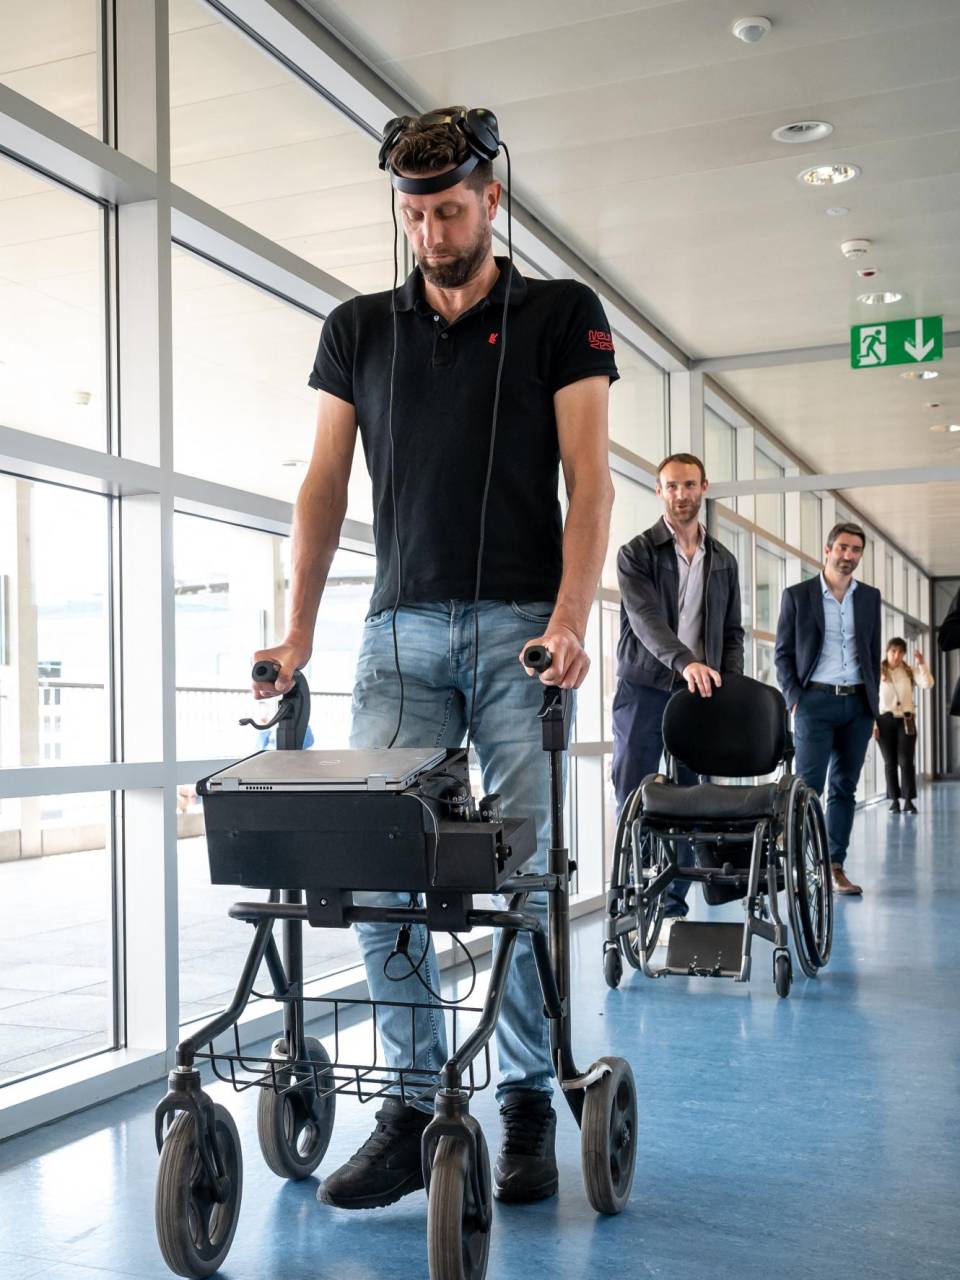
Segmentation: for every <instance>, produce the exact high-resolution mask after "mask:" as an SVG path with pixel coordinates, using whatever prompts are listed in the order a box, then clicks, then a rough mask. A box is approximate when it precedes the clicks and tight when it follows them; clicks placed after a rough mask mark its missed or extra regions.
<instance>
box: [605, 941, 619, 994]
mask: <svg viewBox="0 0 960 1280" xmlns="http://www.w3.org/2000/svg"><path fill="white" fill-rule="evenodd" d="M622 977H623V957H622V956H621V954H620V948H619V946H617V945H616V944H615V943H610V944H609V945H608V946H607V949H606V951H604V953H603V979H604V981H605V982H606V984H607V986H608V987H609V988H610V989H611V990H612V991H616V989H617V987H619V985H620V979H621V978H622Z"/></svg>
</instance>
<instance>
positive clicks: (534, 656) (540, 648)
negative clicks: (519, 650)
mask: <svg viewBox="0 0 960 1280" xmlns="http://www.w3.org/2000/svg"><path fill="white" fill-rule="evenodd" d="M523 665H524V666H525V667H530V668H532V670H534V671H536V672H537V673H538V674H539V673H540V672H543V671H548V670H549V669H550V667H551V666H552V665H553V655H552V654H551V652H550V650H549V649H548V648H547V647H546V646H545V645H542V644H531V645H528V646H527V648H526V649H525V650H524V654H523Z"/></svg>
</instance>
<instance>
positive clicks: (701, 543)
mask: <svg viewBox="0 0 960 1280" xmlns="http://www.w3.org/2000/svg"><path fill="white" fill-rule="evenodd" d="M706 492H707V478H706V473H705V471H704V466H703V463H702V462H701V461H700V459H699V458H697V457H695V456H694V455H693V454H690V453H675V454H671V455H670V457H669V458H665V459H664V460H663V462H662V463H661V464H660V467H659V469H658V471H657V497H658V498H660V500H661V501H662V503H663V506H664V515H663V516H662V517H661V519H659V520H658V521H657V523H656V524H655V525H653V527H652V528H650V529H647V530H646V532H645V533H641V534H638V535H637V537H635V538H633V539H632V540H631V541H630V542H628V543H627V544H626V545H625V546H623V547H621V548H620V551H619V554H618V556H617V577H618V578H619V580H620V602H621V603H620V640H619V643H618V645H617V689H616V693H615V694H614V699H613V785H614V790H615V792H616V797H617V809H618V810H620V809H622V808H623V805H624V803H625V801H626V799H627V797H628V796H629V795H630V793H631V792H632V791H633V790H635V789H636V788H637V787H638V786H639V785H640V783H641V782H642V781H643V779H644V778H645V777H646V776H647V775H648V774H650V773H656V771H657V769H658V768H659V766H660V757H661V755H662V754H663V712H664V708H665V707H666V705H667V702H668V700H669V698H670V696H671V694H672V693H673V692H674V690H675V689H679V688H680V687H682V685H683V684H684V683H686V685H687V687H688V688H689V689H690V691H691V693H699V694H700V695H701V696H702V697H704V698H709V697H710V695H711V694H712V692H713V689H714V686H715V685H716V686H719V684H720V683H721V679H722V673H723V672H727V671H735V672H742V671H743V626H742V625H741V621H740V579H739V573H738V570H737V562H736V560H735V559H734V558H733V556H732V555H731V554H730V552H729V551H728V550H727V549H726V547H724V546H723V545H722V543H720V542H718V541H717V540H716V538H712V537H711V536H710V535H709V534H708V533H707V531H706V529H704V527H703V525H702V524H701V523H700V507H701V505H702V503H703V499H704V497H705V496H706ZM696 780H697V779H696V777H695V776H694V775H693V774H691V773H690V772H689V771H688V770H685V769H681V770H680V781H681V782H683V783H694V782H696ZM692 859H693V850H692V849H691V848H690V846H686V847H684V846H681V849H680V857H679V862H680V865H681V866H690V865H691V862H692ZM689 887H690V884H689V881H687V880H674V881H673V883H672V884H671V885H670V887H669V889H668V891H667V903H666V914H667V915H668V916H684V915H686V913H687V904H686V901H685V899H686V895H687V890H688V889H689Z"/></svg>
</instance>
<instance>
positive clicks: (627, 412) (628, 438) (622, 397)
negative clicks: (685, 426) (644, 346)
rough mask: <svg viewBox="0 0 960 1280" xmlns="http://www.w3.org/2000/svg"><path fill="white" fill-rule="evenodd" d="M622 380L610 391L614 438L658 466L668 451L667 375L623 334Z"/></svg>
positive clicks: (619, 358)
mask: <svg viewBox="0 0 960 1280" xmlns="http://www.w3.org/2000/svg"><path fill="white" fill-rule="evenodd" d="M614 340H615V343H616V348H617V353H616V360H617V369H618V370H619V372H620V380H619V381H618V382H615V383H614V384H613V386H612V387H611V388H610V439H611V440H613V441H615V442H616V443H617V444H621V445H623V447H624V448H625V449H629V450H630V451H631V452H632V453H637V454H639V455H640V457H642V458H646V459H647V460H648V461H649V462H651V463H653V465H654V466H656V465H657V464H658V463H659V461H660V459H661V458H662V457H663V456H664V454H665V453H666V452H667V448H666V423H667V411H666V385H667V376H666V374H665V373H664V372H663V370H662V369H658V368H657V366H656V365H655V364H652V363H651V362H650V361H649V360H647V359H646V358H645V357H644V356H642V355H641V354H640V352H639V351H637V350H635V349H634V348H633V347H631V346H630V344H629V343H628V342H627V340H626V339H625V338H624V337H622V336H621V335H620V334H619V333H616V334H614Z"/></svg>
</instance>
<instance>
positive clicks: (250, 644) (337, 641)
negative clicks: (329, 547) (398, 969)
mask: <svg viewBox="0 0 960 1280" xmlns="http://www.w3.org/2000/svg"><path fill="white" fill-rule="evenodd" d="M174 555H175V576H176V620H177V753H178V756H179V758H180V759H181V760H187V759H205V758H207V759H209V758H217V757H223V756H234V757H242V756H245V755H249V754H250V753H251V752H253V751H255V750H258V749H261V750H262V749H266V748H269V747H271V746H273V745H274V744H275V742H276V738H275V736H274V735H273V734H270V735H267V734H260V735H258V734H257V733H256V731H255V730H253V729H252V728H250V727H249V726H246V727H241V726H240V725H239V724H238V723H237V722H238V720H239V719H240V717H241V716H247V715H249V716H252V717H253V718H254V719H256V720H257V721H260V722H263V721H266V720H268V719H270V717H271V715H272V713H273V710H274V709H275V706H276V704H275V703H273V702H270V703H257V702H255V701H254V700H253V698H252V696H251V694H250V686H249V675H250V655H251V653H253V651H254V650H255V649H259V648H263V647H265V646H267V645H270V644H272V643H274V641H275V640H277V639H279V638H280V637H281V635H282V633H283V630H284V626H285V618H286V611H287V608H288V600H287V596H288V592H289V562H288V557H289V540H288V539H286V538H281V537H279V536H277V535H274V534H268V533H262V532H258V531H256V530H250V529H240V528H237V527H236V526H233V525H226V524H219V523H217V522H215V521H212V520H201V519H198V518H197V517H194V516H186V515H178V516H177V517H176V519H175V544H174ZM373 573H374V561H373V557H372V556H364V555H359V554H357V553H356V552H351V551H339V552H337V554H336V556H335V557H334V560H333V564H332V566H331V569H330V575H329V577H328V579H327V586H326V589H325V591H324V595H323V601H322V603H321V605H320V612H319V616H318V618H317V627H316V631H315V634H314V649H313V657H312V659H311V661H310V663H309V664H308V665H307V667H306V668H305V673H306V676H307V681H308V684H309V686H310V691H311V722H310V728H311V734H312V745H313V746H316V747H334V748H335V747H343V746H346V745H347V743H348V741H349V732H350V701H351V691H352V688H353V676H354V669H355V667H356V659H357V652H358V650H359V647H360V637H361V632H362V628H363V619H364V616H365V614H366V611H367V605H368V602H369V599H370V592H371V590H372V587H373ZM308 745H310V743H309V740H308ZM178 792H179V794H178V819H177V822H178V835H179V837H180V838H179V841H178V846H177V847H178V859H177V860H178V867H179V892H180V919H181V925H180V964H181V1008H180V1014H181V1020H182V1021H189V1020H190V1019H191V1018H194V1017H199V1016H201V1015H202V1014H204V1013H207V1012H211V1011H213V1010H215V1009H217V1008H222V1006H223V1004H224V1003H225V996H226V995H227V994H228V993H229V992H231V991H232V990H233V987H234V986H235V985H236V981H237V978H238V976H239V973H240V966H241V965H242V962H243V956H244V955H245V953H246V948H247V947H248V946H249V937H248V936H247V934H248V932H249V931H247V933H245V932H244V930H242V929H240V930H238V929H236V928H235V927H234V923H233V922H232V921H230V920H228V919H227V915H226V910H227V907H228V906H229V905H230V903H231V902H233V901H234V900H235V899H236V897H237V889H236V888H235V887H232V886H229V885H227V886H216V885H211V884H210V876H209V868H208V865H207V856H206V843H205V840H204V838H203V816H202V811H201V808H200V804H199V801H198V800H197V797H196V794H195V792H194V788H193V787H192V786H190V785H183V786H181V787H180V788H179V789H178ZM358 958H359V956H358V952H357V949H356V946H355V943H354V940H353V934H352V931H349V930H347V931H343V932H342V933H341V931H340V930H322V929H308V930H306V931H305V934H304V963H305V966H306V973H307V974H308V976H317V975H318V974H320V973H328V972H332V971H333V970H335V969H339V968H343V967H344V966H346V965H352V964H355V963H356V962H357V960H358Z"/></svg>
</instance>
